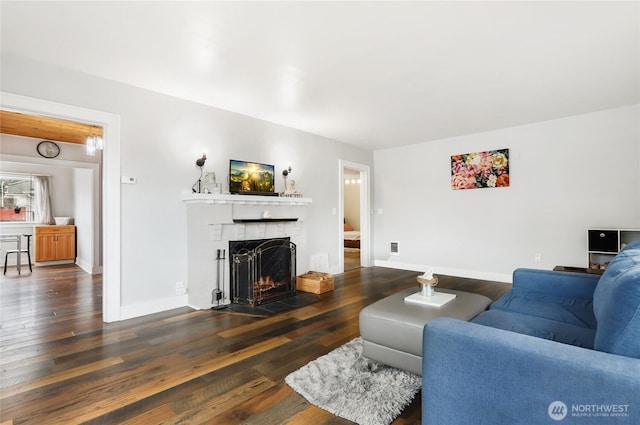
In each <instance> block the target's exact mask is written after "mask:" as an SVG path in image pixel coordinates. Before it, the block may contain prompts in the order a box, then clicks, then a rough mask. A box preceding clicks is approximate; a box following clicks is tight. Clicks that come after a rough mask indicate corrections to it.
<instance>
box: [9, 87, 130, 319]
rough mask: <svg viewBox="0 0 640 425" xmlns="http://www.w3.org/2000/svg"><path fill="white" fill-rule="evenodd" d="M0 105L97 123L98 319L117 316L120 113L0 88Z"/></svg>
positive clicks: (118, 313)
mask: <svg viewBox="0 0 640 425" xmlns="http://www.w3.org/2000/svg"><path fill="white" fill-rule="evenodd" d="M0 96H1V98H0V99H1V100H0V106H1V107H2V108H3V109H8V110H13V111H16V112H24V113H30V114H35V115H44V116H50V117H54V118H61V119H66V120H70V121H78V122H84V123H90V124H95V125H99V126H101V127H102V128H103V129H104V140H105V143H104V151H103V154H102V155H103V156H102V265H103V268H102V270H103V275H102V320H103V321H104V322H114V321H118V320H120V317H121V315H120V296H121V287H120V281H121V279H120V278H121V276H120V229H121V226H120V222H121V220H120V214H121V213H120V211H121V209H120V121H121V119H120V115H116V114H111V113H108V112H103V111H97V110H93V109H87V108H82V107H78V106H72V105H66V104H63V103H57V102H51V101H48V100H43V99H36V98H32V97H27V96H21V95H17V94H13V93H7V92H0Z"/></svg>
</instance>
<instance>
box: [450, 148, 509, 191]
mask: <svg viewBox="0 0 640 425" xmlns="http://www.w3.org/2000/svg"><path fill="white" fill-rule="evenodd" d="M507 186H509V149H496V150H492V151H486V152H475V153H466V154H462V155H453V156H451V188H452V189H454V190H461V189H478V188H485V187H507Z"/></svg>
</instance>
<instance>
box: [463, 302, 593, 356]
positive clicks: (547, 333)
mask: <svg viewBox="0 0 640 425" xmlns="http://www.w3.org/2000/svg"><path fill="white" fill-rule="evenodd" d="M472 322H473V323H477V324H479V325H485V326H491V327H492V328H498V329H503V330H506V331H511V332H517V333H520V334H525V335H531V336H535V337H538V338H544V339H548V340H551V341H556V342H562V343H564V344H571V345H575V346H577V347H583V348H593V340H594V337H595V333H596V331H595V330H594V329H589V328H586V327H584V326H576V325H573V324H569V323H562V322H558V321H555V320H549V319H545V318H541V317H535V316H530V315H528V314H521V313H515V312H510V311H504V310H488V311H485V312H484V313H481V314H480V315H479V316H477V317H476V318H475V319H473V320H472Z"/></svg>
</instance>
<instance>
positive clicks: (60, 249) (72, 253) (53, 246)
mask: <svg viewBox="0 0 640 425" xmlns="http://www.w3.org/2000/svg"><path fill="white" fill-rule="evenodd" d="M35 257H36V262H43V261H59V260H75V258H76V226H72V225H65V226H36V227H35Z"/></svg>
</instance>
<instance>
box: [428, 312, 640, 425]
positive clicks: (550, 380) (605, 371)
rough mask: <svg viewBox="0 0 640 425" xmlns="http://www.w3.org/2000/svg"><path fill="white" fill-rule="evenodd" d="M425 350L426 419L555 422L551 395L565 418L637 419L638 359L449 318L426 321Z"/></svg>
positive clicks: (439, 424)
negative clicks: (596, 411)
mask: <svg viewBox="0 0 640 425" xmlns="http://www.w3.org/2000/svg"><path fill="white" fill-rule="evenodd" d="M422 356H423V366H422V368H423V371H422V382H423V388H422V423H423V424H425V425H447V424H452V425H453V424H456V425H458V424H492V425H493V424H541V423H555V422H554V421H553V420H551V417H550V413H549V412H548V409H549V406H550V405H551V403H553V402H556V401H561V402H563V403H564V404H565V405H566V406H567V408H566V410H565V413H567V418H566V419H568V420H566V421H563V423H583V422H581V420H582V421H583V420H584V419H585V418H584V417H580V418H576V417H573V416H575V415H577V414H581V415H583V416H584V415H585V413H586V410H590V411H594V409H599V410H600V413H601V414H602V411H603V409H604V410H608V414H610V415H611V414H613V413H615V414H616V416H608V417H605V416H602V417H598V418H595V420H596V421H597V423H598V424H609V423H610V424H616V425H620V424H631V423H634V424H637V423H640V396H639V394H640V360H638V359H632V358H627V357H622V356H617V355H613V354H608V353H603V352H599V351H593V350H589V349H584V348H579V347H575V346H572V345H567V344H561V343H557V342H553V341H548V340H545V339H540V338H536V337H532V336H528V335H522V334H517V333H514V332H509V331H504V330H500V329H495V328H491V327H487V326H482V325H478V324H475V323H470V322H464V321H459V320H454V319H449V318H438V319H436V320H434V321H432V322H430V323H428V324H427V325H426V326H425V327H424V335H423V354H422ZM594 406H597V407H594ZM575 409H578V410H579V412H578V411H575ZM614 411H615V412H614ZM555 414H560V409H559V408H558V409H556V411H555ZM625 415H626V416H625ZM555 419H556V420H557V419H558V418H557V417H556V418H555ZM587 419H589V418H587ZM590 419H594V418H590Z"/></svg>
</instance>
